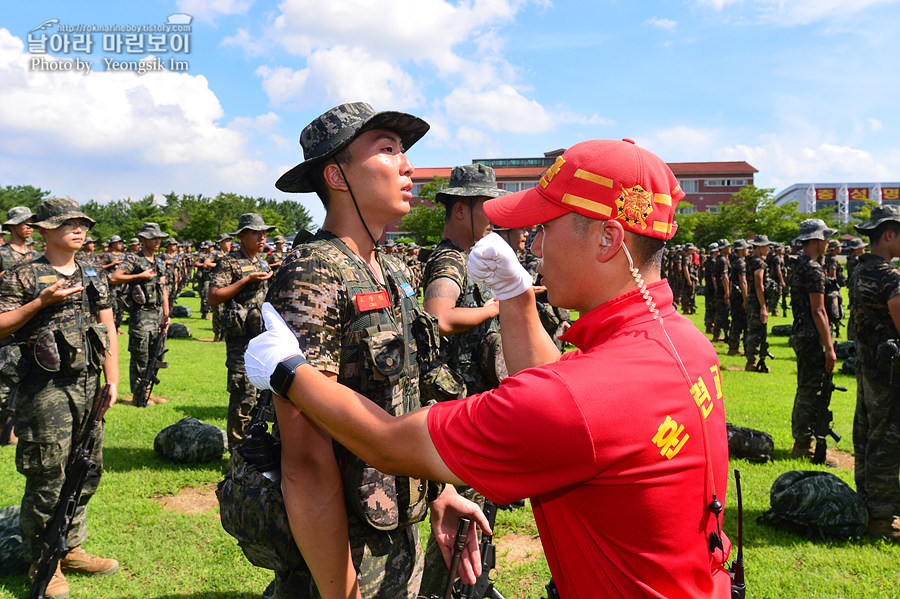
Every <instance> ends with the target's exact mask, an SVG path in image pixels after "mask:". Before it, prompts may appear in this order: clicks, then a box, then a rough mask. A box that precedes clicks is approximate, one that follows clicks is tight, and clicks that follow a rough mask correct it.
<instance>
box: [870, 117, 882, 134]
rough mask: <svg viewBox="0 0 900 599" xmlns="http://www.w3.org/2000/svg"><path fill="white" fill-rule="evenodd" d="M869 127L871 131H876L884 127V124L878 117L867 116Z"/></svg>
mask: <svg viewBox="0 0 900 599" xmlns="http://www.w3.org/2000/svg"><path fill="white" fill-rule="evenodd" d="M869 128H870V129H871V130H872V131H875V132H878V131H881V130H882V129H883V128H884V125H883V124H882V123H881V121H879V120H878V119H875V118H872V117H869Z"/></svg>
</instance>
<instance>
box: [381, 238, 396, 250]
mask: <svg viewBox="0 0 900 599" xmlns="http://www.w3.org/2000/svg"><path fill="white" fill-rule="evenodd" d="M396 245H397V244H395V243H394V240H393V239H389V240H388V241H387V243H385V244H384V247H386V248H392V247H395V246H396Z"/></svg>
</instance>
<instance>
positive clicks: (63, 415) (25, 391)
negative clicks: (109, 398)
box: [0, 200, 111, 562]
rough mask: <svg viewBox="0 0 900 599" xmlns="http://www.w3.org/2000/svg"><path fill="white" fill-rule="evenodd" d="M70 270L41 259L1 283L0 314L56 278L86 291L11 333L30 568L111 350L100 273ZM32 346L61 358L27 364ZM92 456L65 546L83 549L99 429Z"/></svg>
mask: <svg viewBox="0 0 900 599" xmlns="http://www.w3.org/2000/svg"><path fill="white" fill-rule="evenodd" d="M45 201H47V200H45ZM76 265H77V267H78V268H77V270H76V271H75V272H74V273H73V274H72V275H71V276H63V275H60V274H59V273H57V272H56V271H55V270H54V269H53V267H52V266H51V265H50V263H49V262H48V261H47V259H46V258H44V257H43V256H42V257H40V258H37V259H36V260H34V261H33V262H30V263H22V264H19V265H17V266H15V267H13V268H12V269H11V270H9V271H7V272H6V273H5V274H4V275H3V277H2V279H0V312H8V311H10V310H15V309H16V308H19V307H21V306H23V305H25V304H27V303H28V302H30V301H31V300H33V299H34V298H35V297H37V296H38V294H39V293H40V291H41V290H42V289H44V288H45V287H48V286H49V285H52V284H53V283H55V282H56V281H57V280H59V279H62V280H63V283H62V285H64V286H69V287H74V286H79V285H84V287H85V288H84V291H82V292H80V293H75V294H72V295H70V296H69V297H68V298H67V299H66V300H65V301H63V302H60V303H58V304H54V305H51V306H48V307H46V308H44V309H42V310H41V311H40V312H38V313H37V314H36V315H35V316H34V317H32V318H31V320H29V321H28V322H27V323H25V325H24V326H22V328H20V329H19V330H18V331H16V332H15V333H14V334H13V335H14V337H15V340H16V342H17V343H19V344H20V345H21V346H22V347H23V351H22V353H23V356H24V357H23V358H22V362H21V363H20V365H21V368H22V369H23V371H24V374H23V376H22V380H21V382H20V383H19V389H18V393H19V396H20V398H21V399H22V401H21V402H20V403H19V407H18V409H17V411H16V421H15V431H16V435H17V436H18V437H19V443H18V445H17V447H16V469H17V470H18V471H19V472H20V473H21V474H23V475H24V476H25V479H26V480H25V494H24V496H23V497H22V510H21V514H20V525H21V529H22V537H23V541H24V546H25V550H26V553H27V554H28V559H29V560H30V561H32V562H35V561H37V558H38V556H39V554H40V543H39V537H40V535H41V534H42V533H43V532H44V529H45V527H46V526H47V523H48V522H49V521H50V518H51V516H52V515H53V511H54V509H55V508H56V505H57V503H58V502H59V494H60V492H61V491H62V486H63V483H64V482H65V477H64V469H65V467H66V464H67V462H68V460H69V454H70V452H71V448H72V443H73V439H78V438H79V436H80V435H81V433H82V431H83V428H84V426H85V424H86V420H87V415H88V412H89V411H90V408H91V402H92V401H93V399H94V398H95V397H96V395H97V391H98V390H99V388H100V369H101V367H102V364H103V361H104V359H105V353H104V352H105V351H106V349H108V347H109V336H108V331H107V330H106V327H105V326H104V325H102V324H98V323H97V322H96V317H97V315H98V314H99V312H100V311H101V310H105V309H108V308H110V307H111V305H110V297H109V285H108V281H107V277H106V273H104V272H103V271H102V269H96V270H95V269H93V268H91V267H90V266H88V265H87V264H85V263H83V262H76ZM36 346H40V347H43V348H45V349H46V348H48V347H52V349H53V350H55V352H54V351H50V352H46V351H45V352H39V353H40V354H42V355H43V354H46V353H51V354H52V353H56V355H60V354H61V355H62V360H60V361H57V362H56V364H55V365H54V364H53V358H52V357H51V358H50V359H44V358H42V361H44V366H41V365H39V364H38V363H37V360H36V359H31V358H30V356H35V348H36ZM76 349H77V350H79V351H78V353H77V354H76V353H75V350H76ZM70 356H71V357H70ZM82 356H84V358H83V359H82ZM47 367H49V368H56V369H57V370H55V371H51V370H48V369H47ZM92 458H93V459H94V460H95V461H96V462H97V465H98V467H97V470H95V471H93V472H91V473H89V474H88V476H87V480H86V482H85V485H84V488H83V491H82V495H81V499H80V500H79V502H78V505H77V507H76V508H75V515H74V517H73V519H72V528H71V530H70V531H69V533H68V535H67V536H66V544H67V546H68V547H70V548H72V547H78V546H79V545H81V543H82V541H84V539H85V537H86V534H87V531H86V527H85V510H86V508H87V504H88V502H89V501H90V499H91V497H92V496H93V495H94V492H95V491H96V490H97V486H98V485H99V483H100V477H101V475H102V473H103V426H102V425H101V426H100V427H99V428H98V429H97V439H96V444H95V445H94V451H93V455H92Z"/></svg>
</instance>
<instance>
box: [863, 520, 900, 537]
mask: <svg viewBox="0 0 900 599" xmlns="http://www.w3.org/2000/svg"><path fill="white" fill-rule="evenodd" d="M866 534H867V535H869V536H872V537H881V538H884V539H888V540H890V541H895V542H896V541H900V527H898V526H897V521H896V520H895V519H894V518H869V525H868V526H867V527H866Z"/></svg>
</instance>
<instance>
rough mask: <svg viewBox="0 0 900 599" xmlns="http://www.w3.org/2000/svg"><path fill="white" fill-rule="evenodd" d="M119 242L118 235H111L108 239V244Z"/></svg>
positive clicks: (120, 238) (119, 237) (120, 239)
mask: <svg viewBox="0 0 900 599" xmlns="http://www.w3.org/2000/svg"><path fill="white" fill-rule="evenodd" d="M120 241H122V237H121V236H119V235H113V236H112V237H110V238H109V243H118V242H120Z"/></svg>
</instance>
